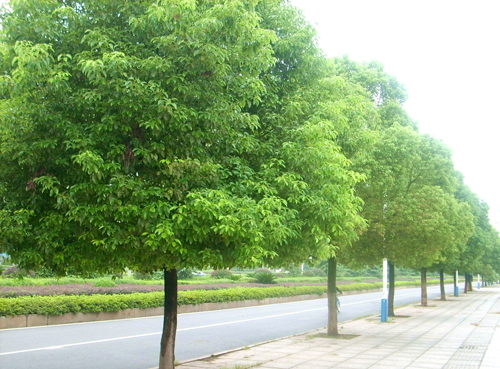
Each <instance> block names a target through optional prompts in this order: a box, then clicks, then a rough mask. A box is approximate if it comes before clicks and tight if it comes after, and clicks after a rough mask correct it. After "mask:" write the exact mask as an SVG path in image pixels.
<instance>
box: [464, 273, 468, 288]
mask: <svg viewBox="0 0 500 369" xmlns="http://www.w3.org/2000/svg"><path fill="white" fill-rule="evenodd" d="M467 278H468V274H467V273H465V282H464V293H467Z"/></svg>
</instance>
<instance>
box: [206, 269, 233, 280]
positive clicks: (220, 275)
mask: <svg viewBox="0 0 500 369" xmlns="http://www.w3.org/2000/svg"><path fill="white" fill-rule="evenodd" d="M232 275H233V273H232V272H231V271H230V270H227V269H221V270H214V271H213V272H212V273H211V274H210V276H211V277H212V278H215V279H224V278H227V279H230V278H231V276H232Z"/></svg>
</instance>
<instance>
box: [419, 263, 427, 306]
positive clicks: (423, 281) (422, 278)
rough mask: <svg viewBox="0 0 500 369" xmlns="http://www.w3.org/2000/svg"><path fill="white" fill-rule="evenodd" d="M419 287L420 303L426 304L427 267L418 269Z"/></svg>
mask: <svg viewBox="0 0 500 369" xmlns="http://www.w3.org/2000/svg"><path fill="white" fill-rule="evenodd" d="M420 289H421V299H420V304H421V305H422V306H427V268H422V269H420Z"/></svg>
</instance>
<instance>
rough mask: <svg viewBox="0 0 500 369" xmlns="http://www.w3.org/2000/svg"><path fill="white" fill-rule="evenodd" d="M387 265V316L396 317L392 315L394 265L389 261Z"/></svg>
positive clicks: (394, 283) (394, 278) (394, 287)
mask: <svg viewBox="0 0 500 369" xmlns="http://www.w3.org/2000/svg"><path fill="white" fill-rule="evenodd" d="M388 264H389V296H388V300H387V315H388V316H390V317H394V316H396V314H394V296H395V293H396V290H395V289H396V269H395V267H394V264H393V263H391V262H390V261H389V262H388Z"/></svg>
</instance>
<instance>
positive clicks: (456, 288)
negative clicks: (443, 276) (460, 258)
mask: <svg viewBox="0 0 500 369" xmlns="http://www.w3.org/2000/svg"><path fill="white" fill-rule="evenodd" d="M455 281H456V283H455V297H458V294H459V290H460V289H459V287H458V270H456V271H455Z"/></svg>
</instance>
